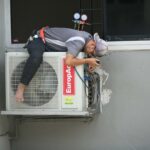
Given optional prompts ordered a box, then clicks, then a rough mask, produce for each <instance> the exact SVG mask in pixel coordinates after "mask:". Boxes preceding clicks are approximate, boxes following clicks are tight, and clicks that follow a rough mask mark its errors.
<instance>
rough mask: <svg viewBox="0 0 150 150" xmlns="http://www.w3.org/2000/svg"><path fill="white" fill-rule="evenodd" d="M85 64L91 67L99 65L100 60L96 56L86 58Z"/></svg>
mask: <svg viewBox="0 0 150 150" xmlns="http://www.w3.org/2000/svg"><path fill="white" fill-rule="evenodd" d="M87 64H89V66H92V67H96V66H99V65H100V60H98V59H96V58H87Z"/></svg>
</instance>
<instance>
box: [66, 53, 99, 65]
mask: <svg viewBox="0 0 150 150" xmlns="http://www.w3.org/2000/svg"><path fill="white" fill-rule="evenodd" d="M96 61H97V59H96V58H76V57H74V56H73V55H71V54H67V55H66V59H65V63H66V64H67V65H68V66H78V65H83V64H89V65H91V66H93V67H95V66H98V65H99V64H98V63H97V62H96Z"/></svg>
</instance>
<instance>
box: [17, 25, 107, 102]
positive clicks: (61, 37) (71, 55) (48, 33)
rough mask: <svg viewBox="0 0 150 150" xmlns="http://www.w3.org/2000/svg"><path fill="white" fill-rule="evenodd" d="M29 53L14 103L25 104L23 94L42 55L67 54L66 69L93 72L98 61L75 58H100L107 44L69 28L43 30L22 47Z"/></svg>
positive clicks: (95, 35)
mask: <svg viewBox="0 0 150 150" xmlns="http://www.w3.org/2000/svg"><path fill="white" fill-rule="evenodd" d="M25 48H27V50H28V53H29V58H28V59H27V61H26V64H25V67H24V69H23V73H22V76H21V80H20V83H19V85H18V88H17V91H16V95H15V97H16V101H18V102H22V101H23V100H24V92H25V89H26V87H27V86H28V84H29V82H30V81H31V79H32V78H33V76H34V74H35V73H36V71H37V69H38V68H39V66H40V64H41V62H42V60H43V53H44V52H50V51H52V50H55V51H58V52H63V51H65V52H66V59H65V63H66V64H67V65H68V66H78V65H82V64H88V65H89V70H90V71H92V70H94V69H95V68H96V66H99V65H100V62H99V59H96V58H95V57H90V58H80V59H79V58H77V56H78V54H79V52H81V51H84V52H85V53H86V54H88V55H91V56H102V55H104V54H105V53H106V52H107V49H108V46H107V43H106V42H105V41H104V40H102V39H100V37H99V35H98V34H97V33H95V34H94V36H92V35H91V34H90V33H88V32H85V31H78V30H75V29H69V28H50V27H44V28H42V29H40V30H38V31H36V32H35V33H34V34H33V35H32V36H30V37H29V39H28V41H27V44H26V45H25Z"/></svg>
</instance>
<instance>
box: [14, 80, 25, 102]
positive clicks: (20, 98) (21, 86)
mask: <svg viewBox="0 0 150 150" xmlns="http://www.w3.org/2000/svg"><path fill="white" fill-rule="evenodd" d="M25 88H26V85H24V84H22V83H20V84H19V85H18V88H17V91H16V95H15V98H16V101H17V102H23V101H24V96H23V94H24V91H25Z"/></svg>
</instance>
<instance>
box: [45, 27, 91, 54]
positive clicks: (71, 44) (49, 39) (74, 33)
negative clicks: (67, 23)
mask: <svg viewBox="0 0 150 150" xmlns="http://www.w3.org/2000/svg"><path fill="white" fill-rule="evenodd" d="M44 32H45V40H46V44H47V45H49V46H50V47H51V48H53V49H54V50H57V51H67V53H69V54H72V55H73V56H77V55H78V54H79V52H81V51H82V50H83V48H84V46H85V44H86V43H87V42H88V41H89V40H90V39H92V35H91V34H89V33H88V32H85V31H78V30H74V29H70V28H50V27H45V30H44Z"/></svg>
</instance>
